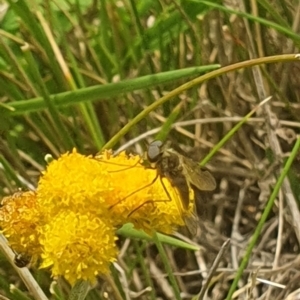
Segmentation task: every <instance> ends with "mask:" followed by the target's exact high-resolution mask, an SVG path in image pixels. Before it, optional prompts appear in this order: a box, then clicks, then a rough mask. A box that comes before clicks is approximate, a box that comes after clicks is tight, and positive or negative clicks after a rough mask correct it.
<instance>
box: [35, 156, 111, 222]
mask: <svg viewBox="0 0 300 300" xmlns="http://www.w3.org/2000/svg"><path fill="white" fill-rule="evenodd" d="M111 189H112V182H111V179H110V174H109V173H107V171H106V170H105V168H103V166H102V164H101V163H99V162H98V161H97V160H95V159H93V158H92V157H87V156H84V155H81V154H79V153H77V152H76V150H73V152H72V153H66V154H63V155H62V156H61V157H60V158H59V159H58V160H53V161H52V162H51V163H50V164H49V165H48V167H47V170H46V171H45V172H44V173H43V176H42V177H41V178H40V181H39V184H38V188H37V195H38V202H39V204H40V206H41V207H42V208H44V210H45V215H46V216H48V217H49V218H52V217H54V216H55V215H56V214H57V213H58V212H60V211H61V210H64V209H68V210H73V211H74V212H76V213H83V214H84V213H96V214H97V215H98V216H101V215H103V216H105V217H107V209H108V207H107V205H106V201H105V199H106V197H107V195H108V194H109V193H110V191H111Z"/></svg>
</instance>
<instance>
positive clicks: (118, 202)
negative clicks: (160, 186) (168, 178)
mask: <svg viewBox="0 0 300 300" xmlns="http://www.w3.org/2000/svg"><path fill="white" fill-rule="evenodd" d="M158 176H159V174H158V173H157V174H156V176H155V178H154V179H153V180H152V181H151V182H150V183H149V184H147V185H144V186H142V187H141V188H139V189H137V190H135V191H133V192H132V193H130V194H128V195H127V196H126V197H124V198H123V199H121V200H119V201H117V202H116V203H115V204H113V205H111V206H110V207H109V209H112V208H114V207H115V206H116V205H118V204H120V203H121V202H123V201H125V200H126V199H127V198H129V197H131V196H132V195H134V194H135V193H138V192H139V191H141V190H143V189H145V188H147V187H149V186H151V185H152V184H153V183H154V182H155V181H156V180H157V178H158Z"/></svg>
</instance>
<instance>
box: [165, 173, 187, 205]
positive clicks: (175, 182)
mask: <svg viewBox="0 0 300 300" xmlns="http://www.w3.org/2000/svg"><path fill="white" fill-rule="evenodd" d="M166 177H167V178H168V180H169V181H170V183H171V185H172V186H173V187H174V188H175V189H176V190H177V193H178V194H179V197H180V203H179V204H180V206H181V207H182V209H183V210H188V208H189V204H190V192H189V186H188V183H187V181H186V178H185V177H184V176H183V175H181V174H177V176H171V175H170V174H168V176H166ZM177 206H178V205H177Z"/></svg>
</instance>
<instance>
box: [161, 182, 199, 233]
mask: <svg viewBox="0 0 300 300" xmlns="http://www.w3.org/2000/svg"><path fill="white" fill-rule="evenodd" d="M167 179H168V180H169V181H170V183H171V185H172V186H173V187H174V193H173V199H174V200H175V201H176V205H177V207H178V210H179V213H180V215H181V217H182V218H183V221H184V224H185V226H186V227H187V229H188V231H189V232H190V234H191V235H192V236H195V235H196V234H197V230H198V224H199V220H198V217H197V212H196V204H195V203H194V207H193V211H192V212H191V211H189V210H188V209H189V204H190V193H189V192H190V190H189V185H188V183H187V181H186V179H185V178H184V177H183V176H178V177H176V180H174V178H172V179H171V178H169V177H167ZM175 181H176V182H175Z"/></svg>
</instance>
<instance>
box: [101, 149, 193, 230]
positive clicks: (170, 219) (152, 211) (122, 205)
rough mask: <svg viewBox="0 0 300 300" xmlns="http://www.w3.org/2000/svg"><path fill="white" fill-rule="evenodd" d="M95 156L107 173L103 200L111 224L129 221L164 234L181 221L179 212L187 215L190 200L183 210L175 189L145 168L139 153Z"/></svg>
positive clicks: (104, 153)
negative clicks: (106, 192)
mask: <svg viewBox="0 0 300 300" xmlns="http://www.w3.org/2000/svg"><path fill="white" fill-rule="evenodd" d="M96 158H97V159H98V160H99V162H101V163H102V164H103V165H104V166H105V168H106V170H107V172H108V173H109V174H110V175H111V180H112V185H113V188H112V189H111V191H110V195H108V198H107V199H106V201H107V203H108V205H109V207H110V208H111V209H110V213H111V216H112V219H113V222H114V224H118V225H119V224H124V223H127V222H132V223H133V224H134V225H135V226H136V227H137V228H140V229H144V230H145V231H147V232H151V231H152V230H157V231H161V232H165V233H171V232H172V231H173V230H174V229H175V228H176V227H177V226H182V225H183V224H184V221H183V213H185V214H187V215H188V214H190V213H191V211H192V209H193V208H192V206H193V203H191V210H189V211H188V212H183V210H182V206H181V204H180V197H179V195H178V192H177V190H176V189H175V188H174V187H173V186H172V185H171V183H170V182H169V180H167V179H166V178H163V179H162V181H161V180H160V178H159V177H158V176H157V171H156V170H154V169H149V168H145V167H144V166H143V165H142V164H141V163H142V159H141V157H140V156H138V155H131V156H128V155H126V154H125V152H122V153H120V154H119V155H117V156H112V155H111V153H110V152H108V151H105V152H103V153H102V154H101V155H100V156H98V157H96ZM162 182H163V183H162ZM166 191H168V193H166ZM191 196H192V195H191Z"/></svg>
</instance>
